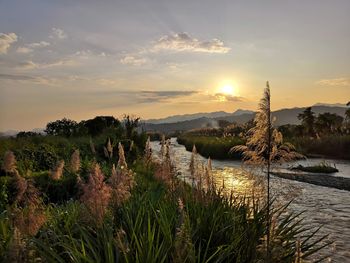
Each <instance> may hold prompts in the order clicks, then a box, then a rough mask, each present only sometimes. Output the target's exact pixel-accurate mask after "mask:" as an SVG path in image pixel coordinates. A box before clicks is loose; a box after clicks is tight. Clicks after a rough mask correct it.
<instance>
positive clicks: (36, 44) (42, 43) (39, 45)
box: [28, 41, 50, 48]
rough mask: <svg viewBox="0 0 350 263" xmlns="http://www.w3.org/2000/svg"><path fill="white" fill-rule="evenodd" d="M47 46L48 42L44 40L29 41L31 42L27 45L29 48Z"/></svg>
mask: <svg viewBox="0 0 350 263" xmlns="http://www.w3.org/2000/svg"><path fill="white" fill-rule="evenodd" d="M47 46H50V43H49V42H46V41H40V42H37V43H31V44H29V45H28V47H31V48H37V47H47Z"/></svg>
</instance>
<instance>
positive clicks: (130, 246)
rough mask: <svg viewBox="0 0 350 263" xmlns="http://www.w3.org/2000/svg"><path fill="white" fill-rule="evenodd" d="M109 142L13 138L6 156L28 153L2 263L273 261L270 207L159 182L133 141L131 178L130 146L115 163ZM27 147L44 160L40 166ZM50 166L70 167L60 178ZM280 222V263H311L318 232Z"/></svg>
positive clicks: (9, 181) (276, 249)
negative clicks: (107, 151)
mask: <svg viewBox="0 0 350 263" xmlns="http://www.w3.org/2000/svg"><path fill="white" fill-rule="evenodd" d="M106 139H107V137H105V138H102V137H101V138H100V140H98V139H95V140H94V144H95V153H93V152H92V151H91V149H90V147H89V146H88V145H89V139H87V138H69V139H67V138H60V137H40V138H26V139H21V140H17V139H3V142H4V144H2V146H1V150H2V151H8V150H13V151H14V152H16V153H18V154H19V156H18V159H17V166H18V167H20V170H19V171H18V172H19V173H17V172H16V171H17V170H16V169H14V170H12V171H10V172H8V171H2V174H1V176H0V180H1V189H0V209H1V213H0V240H1V242H0V261H1V262H237V263H238V262H265V260H266V245H265V244H266V243H265V241H264V240H266V238H265V237H266V233H267V227H266V226H267V220H268V217H267V207H266V205H265V203H266V202H264V200H259V199H258V198H253V200H251V199H250V200H247V199H246V198H245V197H244V196H242V197H233V196H223V195H222V194H221V193H222V192H221V191H220V189H213V190H210V191H209V190H207V191H205V190H203V189H199V188H192V187H190V186H189V185H186V184H184V183H183V182H181V181H179V180H178V179H177V178H176V177H175V173H172V172H168V174H166V175H165V177H164V171H163V170H161V171H163V172H162V174H161V176H159V167H163V164H159V163H148V162H145V160H144V156H143V154H141V153H142V152H143V148H142V146H141V145H140V144H136V145H135V147H136V148H137V150H135V152H133V151H129V150H128V148H127V144H126V141H125V147H124V150H125V157H126V159H127V160H129V161H128V165H129V168H131V169H132V171H133V172H131V171H130V172H129V170H128V169H126V168H125V167H126V163H124V164H120V162H123V160H122V159H123V158H122V157H120V158H118V154H119V155H120V154H121V148H120V147H119V151H118V150H116V149H114V150H112V152H113V153H114V152H115V155H113V157H112V158H109V157H106V156H105V155H104V154H103V153H102V152H101V149H103V147H104V145H105V142H106ZM118 139H119V142H124V141H123V139H122V138H112V145H114V146H116V143H117V142H118ZM137 140H140V141H142V138H138V139H137ZM137 140H135V141H137ZM43 145H46V146H45V149H41V147H42V146H43ZM7 147H10V148H7ZM15 147H16V148H15ZM76 147H81V151H80V153H81V155H80V158H81V167H80V169H79V170H77V171H74V170H73V169H72V168H71V167H70V164H69V163H70V160H69V158H70V155H71V153H72V151H73V150H74V149H77V148H76ZM84 147H85V148H84ZM27 148H30V149H32V150H33V151H34V152H35V153H37V152H40V151H42V152H43V153H44V154H42V155H41V154H38V155H37V154H34V155H33V156H32V158H30V157H28V156H27V155H26V154H27V151H26V150H25V149H27ZM114 148H117V147H114ZM38 149H40V151H39V150H38ZM79 149H80V148H79ZM21 153H22V155H21ZM46 156H53V157H54V159H53V160H52V159H50V158H48V157H46ZM39 157H40V158H39ZM46 158H48V160H50V162H51V161H52V162H54V161H55V160H61V159H63V160H65V163H66V165H65V166H64V168H63V170H62V171H61V175H60V176H59V177H58V178H55V177H53V176H52V174H53V173H52V167H51V163H46V162H45V160H46ZM169 158H170V157H169ZM6 160H8V154H7V157H6V158H3V159H2V160H1V167H3V169H5V168H4V167H6V165H7V168H6V169H9V167H8V166H9V165H8V164H6V163H7V162H8V161H6ZM96 161H98V162H99V164H100V167H101V170H102V172H100V171H99V169H98V168H96V167H97V166H96ZM163 162H164V161H163ZM28 163H29V164H28ZM114 165H115V166H116V167H117V171H119V175H118V173H117V175H118V176H119V177H118V176H117V178H114V179H117V181H118V182H119V184H117V185H115V184H113V180H112V177H113V176H114V174H115V170H114V168H113V166H114ZM48 167H50V168H49V169H48ZM30 169H33V171H31V170H30ZM118 169H119V170H118ZM125 172H127V174H125ZM125 176H127V177H130V178H133V179H132V180H133V181H135V183H130V182H131V181H128V182H129V183H128V187H127V189H126V188H125V185H123V184H120V182H123V180H125ZM130 178H129V179H130ZM164 178H171V181H169V180H164ZM111 191H112V193H117V195H116V196H114V195H110V193H111ZM111 197H113V198H111ZM115 197H117V198H116V199H115ZM110 198H111V199H110ZM112 200H114V201H113V202H112ZM115 200H116V201H115ZM270 215H271V217H272V218H273V220H274V222H275V224H274V228H273V229H272V230H271V231H272V235H271V238H272V239H271V251H272V257H273V259H272V260H273V261H274V262H295V258H296V257H297V256H296V255H300V256H301V257H302V258H303V259H306V258H308V257H309V256H310V255H311V254H313V253H315V252H316V251H317V250H318V248H319V247H318V243H319V240H313V241H311V236H313V235H314V233H313V232H305V231H306V230H307V229H306V228H305V227H303V225H302V224H301V223H300V222H299V221H298V219H297V217H298V216H299V215H287V214H286V213H285V210H284V209H282V210H281V209H279V208H276V209H272V213H271V214H270ZM298 237H300V238H301V239H300V242H299V241H298V242H297V240H298Z"/></svg>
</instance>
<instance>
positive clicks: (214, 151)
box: [177, 134, 244, 159]
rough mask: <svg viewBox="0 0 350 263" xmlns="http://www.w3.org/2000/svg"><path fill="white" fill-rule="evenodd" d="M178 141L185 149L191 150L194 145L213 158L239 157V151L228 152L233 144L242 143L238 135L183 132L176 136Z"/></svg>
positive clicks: (203, 154)
mask: <svg viewBox="0 0 350 263" xmlns="http://www.w3.org/2000/svg"><path fill="white" fill-rule="evenodd" d="M177 141H178V143H180V144H182V145H184V146H185V147H186V150H188V151H191V150H192V147H193V145H196V148H197V151H198V153H200V154H201V155H202V156H205V157H211V158H213V159H240V158H241V156H240V154H239V153H230V152H229V151H230V149H231V148H232V147H233V146H236V145H240V144H243V143H244V142H243V140H242V139H240V138H238V137H214V136H197V135H192V134H183V135H180V136H179V137H178V138H177Z"/></svg>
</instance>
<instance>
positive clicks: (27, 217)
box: [13, 204, 46, 236]
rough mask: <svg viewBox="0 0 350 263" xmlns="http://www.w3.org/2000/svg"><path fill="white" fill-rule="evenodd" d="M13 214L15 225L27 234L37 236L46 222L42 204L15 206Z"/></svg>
mask: <svg viewBox="0 0 350 263" xmlns="http://www.w3.org/2000/svg"><path fill="white" fill-rule="evenodd" d="M13 215H14V218H13V221H14V225H15V226H16V227H17V228H18V229H19V231H20V232H21V233H22V234H23V235H26V236H35V235H36V234H37V233H38V231H39V229H40V228H41V227H42V226H43V225H44V224H45V222H46V215H45V213H44V208H43V206H42V205H40V206H37V205H34V204H29V205H28V206H26V207H24V208H15V209H14V210H13Z"/></svg>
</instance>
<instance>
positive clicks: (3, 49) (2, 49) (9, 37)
mask: <svg viewBox="0 0 350 263" xmlns="http://www.w3.org/2000/svg"><path fill="white" fill-rule="evenodd" d="M16 41H17V35H16V34H15V33H9V34H4V33H0V54H6V53H7V50H8V49H9V47H10V46H11V44H12V43H14V42H16Z"/></svg>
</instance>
